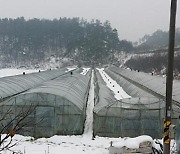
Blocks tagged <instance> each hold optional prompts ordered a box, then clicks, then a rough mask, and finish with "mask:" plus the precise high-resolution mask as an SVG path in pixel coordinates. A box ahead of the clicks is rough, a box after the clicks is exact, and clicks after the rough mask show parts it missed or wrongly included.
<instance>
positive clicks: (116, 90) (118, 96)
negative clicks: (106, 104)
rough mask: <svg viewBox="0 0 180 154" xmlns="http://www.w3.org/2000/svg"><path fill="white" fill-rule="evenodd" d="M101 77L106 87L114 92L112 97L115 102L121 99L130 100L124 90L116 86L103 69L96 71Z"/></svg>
mask: <svg viewBox="0 0 180 154" xmlns="http://www.w3.org/2000/svg"><path fill="white" fill-rule="evenodd" d="M97 70H98V71H99V73H100V75H101V77H102V79H103V80H104V81H105V83H106V85H107V86H108V87H109V88H110V89H111V90H112V91H113V92H114V97H115V98H116V99H117V100H120V99H123V98H131V96H129V95H128V94H127V93H126V92H125V91H124V89H123V88H122V87H121V86H120V85H119V84H117V82H116V81H114V80H113V79H112V78H111V77H110V76H109V75H108V74H107V73H106V72H105V71H104V68H101V69H97Z"/></svg>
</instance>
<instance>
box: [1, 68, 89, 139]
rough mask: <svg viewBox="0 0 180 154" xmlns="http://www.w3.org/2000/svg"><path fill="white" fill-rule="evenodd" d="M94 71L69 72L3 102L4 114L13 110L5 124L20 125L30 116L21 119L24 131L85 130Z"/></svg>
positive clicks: (37, 134) (42, 133)
mask: <svg viewBox="0 0 180 154" xmlns="http://www.w3.org/2000/svg"><path fill="white" fill-rule="evenodd" d="M90 74H91V72H90V71H89V73H87V74H86V75H81V74H79V73H73V74H70V73H69V74H66V75H63V76H61V77H59V78H56V79H54V80H51V81H47V82H44V83H42V84H41V85H39V86H38V87H36V88H33V89H30V90H28V91H26V92H24V93H21V94H19V95H17V96H14V97H11V98H9V99H8V100H6V101H4V102H2V103H1V104H0V112H1V115H4V114H6V113H8V111H9V110H11V112H10V113H8V118H7V119H6V120H4V124H7V123H8V122H9V121H12V122H11V125H16V124H17V121H20V120H19V119H21V118H22V117H24V116H26V118H25V119H23V122H20V126H23V127H22V129H20V130H19V133H20V134H24V135H31V136H34V137H37V138H38V137H50V136H52V135H54V134H62V135H65V134H82V132H83V127H84V121H85V108H86V102H87V97H88V91H89V82H90ZM27 113H28V114H27ZM12 117H14V120H12ZM9 127H12V126H9Z"/></svg>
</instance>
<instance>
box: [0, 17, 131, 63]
mask: <svg viewBox="0 0 180 154" xmlns="http://www.w3.org/2000/svg"><path fill="white" fill-rule="evenodd" d="M122 50H123V51H125V52H131V51H133V46H132V43H131V42H128V41H126V40H122V41H120V39H119V37H118V32H117V30H116V29H115V28H112V27H111V25H110V23H109V21H106V22H104V23H101V22H100V21H99V20H92V21H91V22H88V21H87V20H85V19H80V18H72V19H70V18H59V19H54V20H48V19H37V18H34V19H30V20H25V19H24V17H20V18H16V19H11V18H3V19H0V53H1V60H3V61H4V62H7V63H8V62H12V61H13V62H14V63H15V64H18V63H19V62H20V61H24V62H25V61H32V62H34V63H36V62H38V61H43V59H44V58H45V57H47V56H49V55H52V54H54V55H56V56H61V57H63V56H64V57H71V58H73V59H74V60H77V59H80V60H82V61H86V62H88V63H92V62H100V63H103V62H105V61H107V58H108V57H112V55H113V54H114V53H115V52H118V51H122Z"/></svg>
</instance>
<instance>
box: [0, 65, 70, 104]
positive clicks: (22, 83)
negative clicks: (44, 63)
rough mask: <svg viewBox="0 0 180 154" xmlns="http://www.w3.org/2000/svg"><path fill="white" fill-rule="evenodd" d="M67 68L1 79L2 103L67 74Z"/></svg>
mask: <svg viewBox="0 0 180 154" xmlns="http://www.w3.org/2000/svg"><path fill="white" fill-rule="evenodd" d="M66 70H67V69H66V68H62V69H59V70H48V71H42V72H38V73H30V74H25V75H15V76H8V77H3V78H0V102H2V101H4V100H5V99H6V98H8V97H10V96H13V95H16V94H20V93H22V92H25V91H27V90H29V89H31V88H33V87H36V86H38V85H40V84H41V83H43V82H45V81H49V80H53V79H55V78H57V77H59V76H61V75H64V74H67V73H68V72H66Z"/></svg>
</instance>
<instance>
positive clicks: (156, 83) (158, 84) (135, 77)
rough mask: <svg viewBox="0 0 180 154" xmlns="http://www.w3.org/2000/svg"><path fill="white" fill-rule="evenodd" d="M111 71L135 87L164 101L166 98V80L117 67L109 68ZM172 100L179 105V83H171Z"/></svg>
mask: <svg viewBox="0 0 180 154" xmlns="http://www.w3.org/2000/svg"><path fill="white" fill-rule="evenodd" d="M109 69H110V70H111V71H113V72H115V73H117V74H119V75H120V76H121V77H123V78H125V79H126V80H128V81H130V82H131V83H132V84H134V85H136V86H137V87H140V88H142V89H143V90H145V91H147V92H149V93H151V94H153V95H155V96H158V97H161V98H163V99H165V96H166V78H163V77H160V76H154V75H149V74H147V73H143V72H136V71H130V70H126V69H121V68H117V67H110V68H109ZM173 100H174V101H175V102H177V103H178V105H180V81H178V80H174V81H173Z"/></svg>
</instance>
